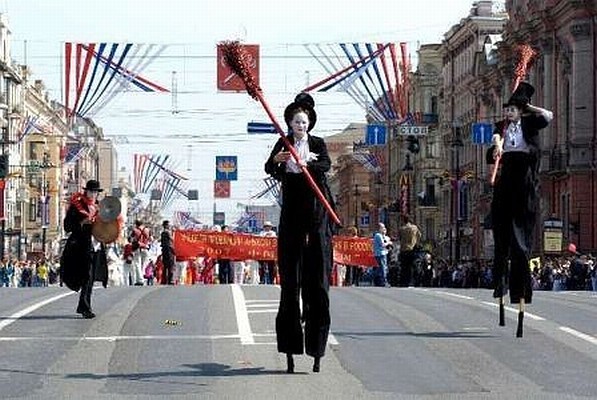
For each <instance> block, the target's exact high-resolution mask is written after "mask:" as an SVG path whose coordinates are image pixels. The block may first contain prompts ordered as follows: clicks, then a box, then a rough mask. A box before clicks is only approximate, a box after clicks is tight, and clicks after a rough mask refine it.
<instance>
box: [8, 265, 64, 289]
mask: <svg viewBox="0 0 597 400" xmlns="http://www.w3.org/2000/svg"><path fill="white" fill-rule="evenodd" d="M59 269H60V265H59V263H58V261H57V260H38V261H33V260H27V261H17V260H16V259H11V258H5V259H4V260H2V261H0V287H35V286H38V287H44V286H48V285H52V284H56V283H58V282H59Z"/></svg>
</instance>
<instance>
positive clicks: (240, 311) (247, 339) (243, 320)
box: [230, 284, 255, 344]
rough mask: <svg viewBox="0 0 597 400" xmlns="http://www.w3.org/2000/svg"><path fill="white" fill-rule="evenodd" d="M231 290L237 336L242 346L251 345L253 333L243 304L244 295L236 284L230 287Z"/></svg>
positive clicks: (253, 341)
mask: <svg viewBox="0 0 597 400" xmlns="http://www.w3.org/2000/svg"><path fill="white" fill-rule="evenodd" d="M230 287H231V288H232V299H233V300H234V310H235V312H236V324H237V325H238V334H239V335H240V342H241V343H242V344H253V343H255V339H254V338H253V332H252V331H251V324H250V322H249V314H248V313H247V306H246V304H245V295H244V294H243V290H242V289H241V288H240V286H239V285H238V284H232V285H230Z"/></svg>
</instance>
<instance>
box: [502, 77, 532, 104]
mask: <svg viewBox="0 0 597 400" xmlns="http://www.w3.org/2000/svg"><path fill="white" fill-rule="evenodd" d="M534 93H535V88H534V87H533V86H532V85H531V84H530V83H528V82H520V84H519V85H518V87H517V88H516V90H515V91H514V93H512V96H510V99H509V100H508V102H507V103H504V108H505V107H509V106H515V107H518V108H520V109H524V108H526V106H528V105H529V103H530V102H531V97H533V94H534Z"/></svg>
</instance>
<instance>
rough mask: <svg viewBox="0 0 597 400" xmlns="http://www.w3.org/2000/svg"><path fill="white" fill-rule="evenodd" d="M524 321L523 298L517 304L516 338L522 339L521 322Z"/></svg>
mask: <svg viewBox="0 0 597 400" xmlns="http://www.w3.org/2000/svg"><path fill="white" fill-rule="evenodd" d="M523 319H524V297H523V298H521V299H520V303H518V327H517V328H516V337H522V321H523Z"/></svg>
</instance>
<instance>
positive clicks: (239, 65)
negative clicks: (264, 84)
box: [221, 40, 261, 100]
mask: <svg viewBox="0 0 597 400" xmlns="http://www.w3.org/2000/svg"><path fill="white" fill-rule="evenodd" d="M221 45H222V53H223V54H224V61H226V64H228V66H229V67H230V69H231V70H232V72H234V73H235V74H236V75H238V77H239V78H240V79H241V80H242V81H243V83H244V84H245V88H246V89H247V93H249V95H250V96H251V97H252V98H253V99H255V100H258V99H259V93H260V92H261V88H260V87H259V85H258V84H257V81H256V80H255V77H254V76H253V74H252V73H251V70H250V68H249V54H248V53H247V52H246V51H244V49H243V47H242V45H241V44H240V42H239V41H238V40H227V41H224V42H222V43H221Z"/></svg>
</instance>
